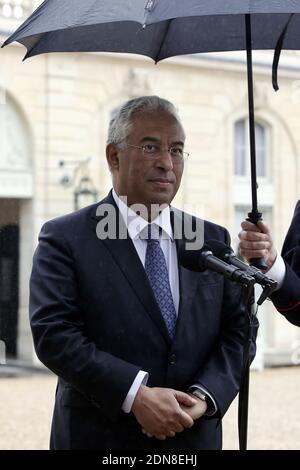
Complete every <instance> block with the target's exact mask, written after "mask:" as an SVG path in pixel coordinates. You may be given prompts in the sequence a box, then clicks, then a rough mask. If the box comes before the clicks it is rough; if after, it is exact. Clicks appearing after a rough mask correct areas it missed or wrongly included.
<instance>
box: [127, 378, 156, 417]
mask: <svg viewBox="0 0 300 470" xmlns="http://www.w3.org/2000/svg"><path fill="white" fill-rule="evenodd" d="M148 377H149V374H148V372H144V371H143V370H140V371H139V372H138V374H137V376H136V378H135V379H134V381H133V384H132V385H131V387H130V389H129V392H128V393H127V396H126V398H125V400H124V401H123V405H122V410H123V411H124V413H130V411H131V408H132V405H133V402H134V399H135V397H136V394H137V392H138V391H139V388H140V386H141V385H146V383H147V382H148Z"/></svg>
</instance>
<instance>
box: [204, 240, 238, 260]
mask: <svg viewBox="0 0 300 470" xmlns="http://www.w3.org/2000/svg"><path fill="white" fill-rule="evenodd" d="M206 244H207V246H208V247H209V248H210V250H211V251H212V253H213V255H214V256H216V257H217V258H219V259H222V260H225V259H226V255H233V254H234V252H233V251H232V249H231V248H230V246H228V245H226V243H223V242H221V241H220V240H214V239H211V240H207V242H206Z"/></svg>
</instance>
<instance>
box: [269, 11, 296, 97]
mask: <svg viewBox="0 0 300 470" xmlns="http://www.w3.org/2000/svg"><path fill="white" fill-rule="evenodd" d="M293 16H294V13H292V14H291V15H290V17H289V19H288V21H287V23H286V25H285V27H284V28H283V31H282V33H281V35H280V36H279V39H278V41H277V44H276V47H275V52H274V59H273V65H272V84H273V88H274V90H275V91H278V90H279V86H278V77H277V74H278V64H279V59H280V54H281V50H282V46H283V42H284V40H285V36H286V33H287V30H288V27H289V25H290V22H291V20H292V18H293Z"/></svg>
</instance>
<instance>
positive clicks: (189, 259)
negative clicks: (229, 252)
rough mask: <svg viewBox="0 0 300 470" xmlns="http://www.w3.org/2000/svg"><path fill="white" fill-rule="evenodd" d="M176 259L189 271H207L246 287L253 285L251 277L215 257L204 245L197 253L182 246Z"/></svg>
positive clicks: (253, 280) (253, 281)
mask: <svg viewBox="0 0 300 470" xmlns="http://www.w3.org/2000/svg"><path fill="white" fill-rule="evenodd" d="M178 258H179V262H180V264H181V265H182V266H183V267H184V268H186V269H189V270H190V271H196V272H203V271H205V270H206V269H209V270H210V271H214V272H216V273H219V274H221V275H222V276H224V277H226V278H227V279H230V280H231V281H234V282H237V283H239V284H242V285H244V286H247V287H248V286H253V285H254V284H255V279H254V277H253V276H250V275H249V274H248V273H246V272H244V271H242V270H240V269H238V268H237V267H235V266H232V265H230V264H228V263H225V262H224V261H222V260H220V259H218V258H217V257H215V256H214V255H213V254H212V252H211V251H210V247H209V246H208V245H206V244H205V245H204V246H203V247H202V248H201V250H197V251H195V250H186V249H185V248H184V246H182V247H181V249H180V250H179V256H178Z"/></svg>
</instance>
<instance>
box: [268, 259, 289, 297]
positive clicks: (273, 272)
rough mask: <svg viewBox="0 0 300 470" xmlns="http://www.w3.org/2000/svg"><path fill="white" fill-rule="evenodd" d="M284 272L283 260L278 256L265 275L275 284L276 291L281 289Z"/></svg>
mask: <svg viewBox="0 0 300 470" xmlns="http://www.w3.org/2000/svg"><path fill="white" fill-rule="evenodd" d="M285 271H286V268H285V264H284V261H283V258H282V256H280V255H279V254H278V255H277V258H276V260H275V262H274V264H273V266H272V267H271V269H269V271H267V273H266V275H267V276H268V277H270V278H271V279H274V281H276V282H277V288H276V290H278V289H280V287H282V284H283V281H284V277H285Z"/></svg>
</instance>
